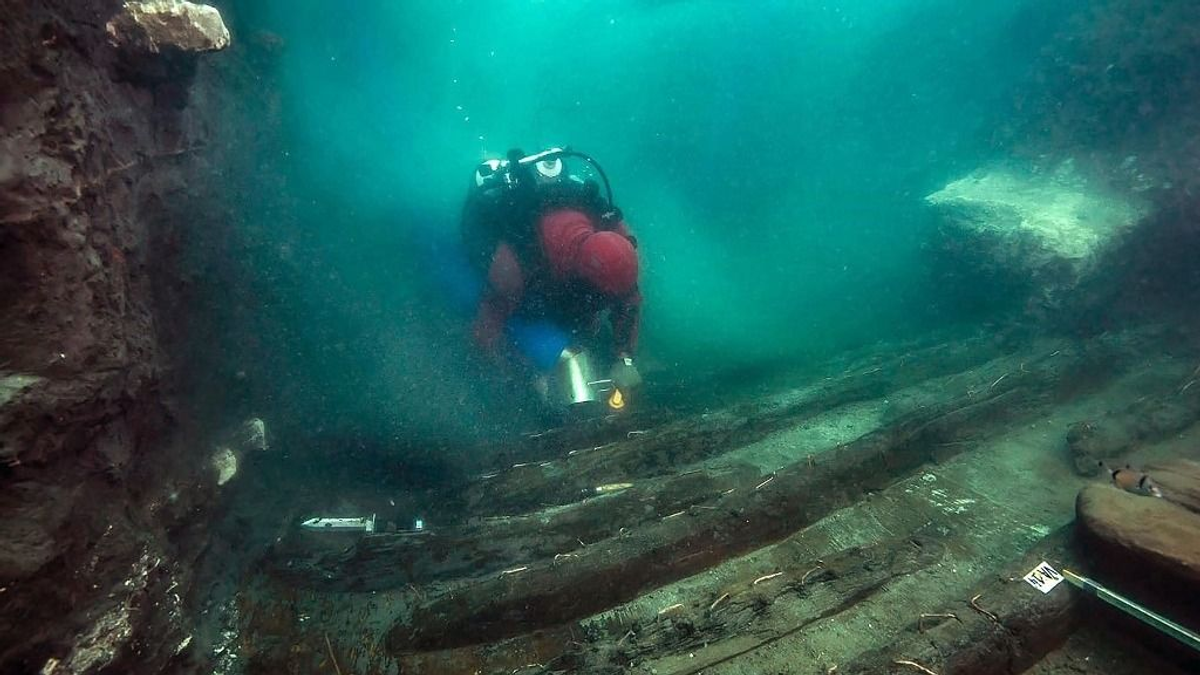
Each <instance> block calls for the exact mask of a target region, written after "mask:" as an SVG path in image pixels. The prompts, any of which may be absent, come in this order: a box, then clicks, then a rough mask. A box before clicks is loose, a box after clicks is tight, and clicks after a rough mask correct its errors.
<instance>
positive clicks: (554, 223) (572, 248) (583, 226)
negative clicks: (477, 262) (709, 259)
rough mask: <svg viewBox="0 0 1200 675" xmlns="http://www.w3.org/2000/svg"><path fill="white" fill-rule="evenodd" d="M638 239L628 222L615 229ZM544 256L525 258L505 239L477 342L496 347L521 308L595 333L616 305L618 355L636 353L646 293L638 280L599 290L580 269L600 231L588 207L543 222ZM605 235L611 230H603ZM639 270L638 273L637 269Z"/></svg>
mask: <svg viewBox="0 0 1200 675" xmlns="http://www.w3.org/2000/svg"><path fill="white" fill-rule="evenodd" d="M612 231H613V232H615V233H617V234H619V235H620V236H622V237H624V238H625V239H627V240H629V241H631V242H632V241H633V237H632V236H630V233H629V228H628V227H626V225H625V223H624V221H622V222H620V223H618V224H617V226H616V227H615V228H613V230H612ZM537 234H538V244H539V246H538V248H539V249H540V253H541V260H538V261H534V262H525V264H522V261H521V260H520V259H519V257H518V255H517V253H516V251H515V250H514V247H513V246H511V245H510V244H509V243H507V242H504V241H501V242H500V244H499V245H497V246H496V249H495V252H494V253H493V254H492V259H491V265H490V267H489V268H488V287H487V289H486V290H485V292H484V295H483V299H482V300H481V301H480V304H479V312H478V314H477V315H476V318H475V325H474V336H475V341H476V343H477V344H479V345H480V346H481V347H482V348H484V349H486V350H489V351H492V350H495V349H496V348H497V347H498V342H499V339H500V336H501V335H502V333H503V331H504V325H505V323H506V322H507V321H508V319H509V317H510V316H512V314H513V312H515V311H516V310H517V309H518V308H522V307H523V308H527V309H530V310H531V311H532V312H534V313H536V314H537V315H540V316H544V317H546V318H551V319H555V320H558V321H561V322H562V323H563V324H564V328H567V329H569V330H572V331H575V332H582V333H587V332H593V331H594V330H595V329H596V328H597V327H598V326H597V324H596V321H597V319H598V314H599V313H600V312H601V311H603V310H604V309H609V310H611V312H610V316H611V321H612V328H613V338H614V339H613V342H614V348H615V351H616V354H615V355H616V356H631V355H632V354H633V353H634V350H635V348H636V347H637V336H638V325H639V323H640V320H641V304H642V295H641V293H640V292H639V290H638V287H637V284H636V283H634V284H633V285H632V288H631V290H629V291H628V292H625V293H622V294H620V295H617V296H612V295H609V294H605V293H601V292H598V291H595V290H594V289H593V288H592V287H590V286H589V285H588V284H587V283H585V282H584V281H583V280H582V278H581V274H580V271H579V270H580V265H581V260H580V249H581V247H582V246H583V244H584V242H585V241H586V240H587V239H588V238H589V237H591V236H592V235H595V234H596V226H595V224H594V222H593V221H592V219H591V218H590V217H588V215H587V214H585V213H583V212H582V211H578V210H574V209H569V208H562V209H557V210H554V211H550V212H548V213H546V214H545V215H543V216H542V217H541V218H540V220H539V222H538V232H537ZM602 236H605V235H602ZM634 274H636V272H634Z"/></svg>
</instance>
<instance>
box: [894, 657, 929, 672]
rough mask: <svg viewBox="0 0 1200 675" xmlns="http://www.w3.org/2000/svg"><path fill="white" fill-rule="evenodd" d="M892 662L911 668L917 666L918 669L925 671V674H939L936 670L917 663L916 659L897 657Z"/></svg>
mask: <svg viewBox="0 0 1200 675" xmlns="http://www.w3.org/2000/svg"><path fill="white" fill-rule="evenodd" d="M892 663H894V664H896V665H898V666H908V667H909V668H916V669H917V670H919V671H921V672H922V673H925V675H938V674H937V673H935V672H934V671H932V670H930V669H928V668H926V667H925V666H923V665H921V664H919V663H917V662H916V661H911V660H909V659H897V660H895V661H892Z"/></svg>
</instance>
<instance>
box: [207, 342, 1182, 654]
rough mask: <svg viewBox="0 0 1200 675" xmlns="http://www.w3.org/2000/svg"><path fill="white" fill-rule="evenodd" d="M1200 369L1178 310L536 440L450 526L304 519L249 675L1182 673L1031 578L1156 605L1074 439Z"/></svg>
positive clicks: (1107, 619)
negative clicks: (1098, 520)
mask: <svg viewBox="0 0 1200 675" xmlns="http://www.w3.org/2000/svg"><path fill="white" fill-rule="evenodd" d="M1198 363H1200V353H1197V349H1196V345H1195V344H1194V343H1192V342H1190V341H1189V340H1187V339H1186V336H1185V335H1183V334H1181V333H1173V332H1172V330H1170V329H1167V328H1162V327H1154V326H1151V327H1144V328H1139V329H1131V330H1128V331H1125V332H1120V333H1106V334H1104V335H1101V336H1098V337H1092V338H1087V339H1036V340H1027V341H1025V342H1023V343H1022V344H1019V345H1010V344H1006V343H1005V341H1004V340H1000V339H996V338H993V337H991V336H977V337H972V338H967V339H956V340H946V341H943V342H932V343H929V342H927V343H923V344H916V343H913V344H904V345H890V346H879V347H877V348H875V349H873V350H867V351H863V352H860V353H858V354H855V355H853V356H850V357H846V358H845V359H843V360H841V361H839V362H837V363H833V364H829V365H828V370H827V371H826V372H824V373H820V374H813V373H811V372H810V373H804V374H798V375H797V376H796V379H795V384H794V386H791V387H789V386H786V384H785V386H778V387H773V388H772V389H771V390H770V391H765V390H764V391H761V392H759V393H756V394H753V395H740V397H739V400H735V401H729V402H727V403H726V405H724V406H723V407H720V408H708V409H705V408H703V407H699V406H697V407H696V409H695V410H694V411H692V412H687V413H675V414H673V415H670V416H668V415H666V414H665V413H662V412H661V411H650V410H646V411H643V412H641V413H638V414H634V415H630V416H627V417H622V418H620V419H618V420H610V421H607V422H602V423H598V424H594V425H591V426H583V427H579V428H574V429H563V430H554V431H551V432H548V433H541V434H530V435H528V436H526V437H523V438H521V439H519V440H518V441H516V442H514V443H512V444H511V447H507V448H505V449H504V453H503V455H504V456H505V458H506V459H505V464H504V465H503V466H495V467H481V471H480V472H479V474H478V475H475V476H473V477H472V478H471V479H470V480H469V481H467V482H466V484H456V485H447V486H445V488H444V489H445V490H446V493H447V494H448V495H449V494H454V495H457V499H456V500H455V503H458V504H459V505H460V506H459V511H458V512H457V513H455V514H453V516H452V517H447V518H443V519H442V520H443V521H445V520H446V519H450V518H452V522H441V523H439V522H438V519H437V518H435V517H433V516H430V522H431V523H432V525H431V526H430V530H429V533H428V534H427V535H422V536H413V535H412V534H410V533H403V532H393V533H383V534H377V535H373V536H370V537H352V538H345V539H341V540H337V541H334V540H331V539H328V538H326V539H318V538H317V536H316V535H306V534H304V533H300V532H296V531H289V532H288V533H287V534H285V535H284V536H283V537H282V538H281V539H280V541H279V543H278V545H277V546H276V547H275V550H274V551H273V552H272V554H271V556H270V558H269V560H268V562H267V563H266V564H265V565H264V566H262V568H261V569H260V570H259V572H258V573H257V574H255V575H254V576H253V577H252V578H251V579H250V580H249V581H247V582H246V583H245V584H244V585H243V587H242V589H241V590H240V592H239V594H238V597H239V601H238V607H237V609H238V611H237V617H238V618H237V622H236V623H237V625H236V626H232V627H231V630H230V632H229V636H228V637H229V641H230V644H231V646H232V645H235V644H236V649H237V652H238V654H239V658H240V659H241V660H242V662H243V664H242V665H243V666H244V667H245V668H246V670H245V672H337V673H401V672H402V673H420V674H434V673H436V674H442V673H511V674H515V673H524V674H525V675H532V674H534V673H546V672H584V673H620V672H633V673H652V674H656V675H686V674H691V673H700V672H704V673H710V674H735V673H736V674H741V673H747V674H748V673H821V674H828V673H839V674H845V673H868V672H871V673H879V672H892V673H931V672H932V673H937V674H939V675H946V674H947V673H1017V672H1029V673H1065V672H1071V673H1078V672H1084V673H1088V672H1094V673H1110V674H1111V673H1145V672H1155V673H1182V672H1185V671H1184V670H1183V668H1184V667H1186V664H1187V663H1189V661H1188V659H1189V658H1190V657H1189V656H1188V655H1187V654H1186V653H1185V650H1182V649H1180V648H1177V647H1176V646H1174V645H1173V643H1171V642H1170V641H1169V640H1167V639H1165V638H1162V637H1160V636H1157V635H1155V634H1153V633H1152V632H1151V631H1148V630H1143V629H1140V628H1139V627H1137V626H1136V625H1135V624H1133V623H1132V622H1131V621H1129V620H1126V619H1124V618H1123V617H1121V616H1120V615H1118V614H1117V613H1115V612H1113V611H1111V610H1108V609H1107V608H1105V607H1103V606H1101V605H1100V604H1099V603H1097V602H1095V601H1094V599H1092V598H1088V597H1085V596H1083V595H1081V594H1080V593H1079V592H1078V591H1076V590H1074V589H1072V588H1070V587H1069V586H1068V585H1067V584H1066V583H1063V584H1061V585H1059V586H1058V587H1056V588H1055V589H1054V590H1052V591H1051V592H1049V593H1045V594H1043V593H1042V592H1040V591H1038V590H1037V589H1035V588H1033V587H1032V586H1031V585H1029V584H1027V583H1026V582H1025V581H1024V580H1023V579H1022V577H1023V576H1024V575H1025V574H1026V573H1027V572H1029V571H1030V570H1032V569H1033V568H1034V567H1036V566H1037V565H1038V564H1039V563H1041V562H1043V561H1045V562H1048V563H1049V564H1051V565H1052V566H1055V567H1058V568H1060V569H1061V568H1062V567H1064V566H1065V567H1068V568H1071V569H1073V570H1076V571H1079V572H1083V573H1091V574H1094V575H1095V576H1096V578H1098V579H1102V580H1104V581H1105V582H1106V583H1108V584H1109V585H1111V586H1112V587H1114V588H1116V589H1123V590H1125V591H1128V592H1130V593H1132V594H1133V595H1134V597H1138V592H1139V591H1140V590H1141V589H1142V581H1143V580H1138V579H1133V578H1129V577H1128V575H1124V576H1113V575H1114V574H1117V573H1116V572H1113V570H1112V569H1110V568H1109V567H1106V566H1105V564H1104V563H1103V562H1102V561H1098V560H1095V559H1094V557H1093V556H1092V555H1091V554H1090V551H1091V549H1089V547H1088V545H1087V543H1086V541H1084V539H1085V538H1086V537H1084V536H1083V534H1082V533H1081V532H1080V531H1079V528H1078V527H1077V526H1076V524H1075V520H1076V513H1075V502H1076V497H1077V494H1078V493H1079V491H1080V490H1081V489H1082V488H1084V487H1085V486H1088V485H1101V486H1103V485H1104V484H1106V483H1107V481H1106V477H1105V475H1104V474H1103V473H1101V474H1100V475H1093V476H1087V475H1081V472H1080V471H1079V467H1080V464H1081V462H1080V461H1079V459H1080V458H1078V457H1075V456H1073V455H1072V449H1071V447H1070V444H1069V443H1068V442H1067V440H1066V439H1067V437H1068V433H1069V431H1070V429H1071V428H1072V425H1076V424H1077V423H1080V422H1081V421H1087V420H1104V419H1112V418H1113V416H1114V415H1117V416H1119V415H1120V414H1121V413H1122V412H1124V411H1128V410H1146V409H1147V405H1148V401H1149V402H1150V403H1151V404H1152V403H1153V401H1155V400H1162V401H1165V402H1171V401H1176V402H1177V401H1178V399H1179V397H1187V396H1190V395H1191V394H1192V393H1195V392H1190V391H1187V390H1185V391H1182V392H1181V391H1180V390H1181V388H1182V385H1184V384H1186V382H1187V380H1188V378H1189V377H1190V376H1192V374H1193V373H1194V372H1195V369H1196V365H1197V364H1198ZM788 379H789V378H788V377H787V376H782V377H781V378H779V379H778V381H781V382H785V383H786V382H787V380H788ZM1151 407H1152V405H1151ZM1191 409H1192V410H1194V411H1197V412H1198V413H1200V406H1196V405H1193V406H1192V408H1191ZM1149 417H1153V414H1150V415H1149ZM1194 417H1195V416H1193V418H1192V420H1194ZM1144 426H1145V428H1143V429H1142V430H1141V431H1140V432H1139V434H1140V435H1141V441H1140V442H1138V443H1137V444H1134V445H1130V446H1129V447H1126V448H1125V449H1124V452H1123V454H1122V456H1121V457H1120V458H1119V459H1120V460H1121V461H1123V462H1129V463H1132V464H1134V465H1137V466H1142V465H1148V464H1153V463H1154V462H1156V461H1161V460H1165V459H1175V460H1177V459H1180V458H1184V459H1200V451H1198V448H1200V425H1196V424H1193V423H1192V422H1191V421H1189V422H1188V423H1187V424H1186V425H1184V426H1183V428H1174V426H1169V425H1168V426H1167V427H1161V426H1160V427H1155V426H1154V424H1153V423H1147V424H1145V425H1144ZM1175 426H1178V424H1175ZM1084 459H1085V460H1086V458H1084ZM1106 459H1112V458H1106ZM1084 463H1086V462H1084ZM621 483H628V484H629V486H628V487H625V486H619V485H618V487H617V488H609V489H603V490H599V491H597V490H596V489H595V488H597V487H599V486H605V485H609V486H611V485H616V484H621ZM370 485H371V483H370V480H369V477H366V478H364V480H363V490H364V491H369V490H370V489H371V487H370ZM1108 489H1114V490H1115V489H1116V488H1108ZM462 495H466V497H465V498H463V496H462ZM377 498H378V496H371V495H368V494H366V493H364V495H363V496H362V499H363V502H364V503H366V502H369V501H370V500H371V499H377ZM1145 498H1147V499H1149V498H1150V497H1145ZM350 499H351V501H353V499H352V498H350ZM339 536H340V535H339ZM1142 597H1145V598H1148V599H1149V600H1151V601H1152V600H1153V599H1154V597H1155V596H1154V595H1153V594H1152V593H1150V594H1146V595H1143V596H1142ZM1192 618H1194V617H1192ZM1181 664H1182V665H1181Z"/></svg>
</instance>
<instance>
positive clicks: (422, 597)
mask: <svg viewBox="0 0 1200 675" xmlns="http://www.w3.org/2000/svg"><path fill="white" fill-rule="evenodd" d="M408 587H409V588H410V589H412V592H413V595H416V596H417V597H418V598H420V600H421V602H425V594H424V593H422V592H421V589H419V588H417V587H416V586H413V585H412V584H409V585H408Z"/></svg>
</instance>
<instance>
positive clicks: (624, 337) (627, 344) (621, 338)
mask: <svg viewBox="0 0 1200 675" xmlns="http://www.w3.org/2000/svg"><path fill="white" fill-rule="evenodd" d="M641 322H642V293H641V291H640V290H639V289H637V288H634V289H633V291H632V292H631V293H630V294H629V295H627V296H626V297H624V298H622V299H620V300H618V301H617V303H616V304H615V305H613V307H612V329H613V347H614V348H615V350H616V354H615V356H616V357H617V358H618V359H624V358H633V355H634V354H635V353H636V352H637V341H638V330H639V329H640V328H641Z"/></svg>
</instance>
